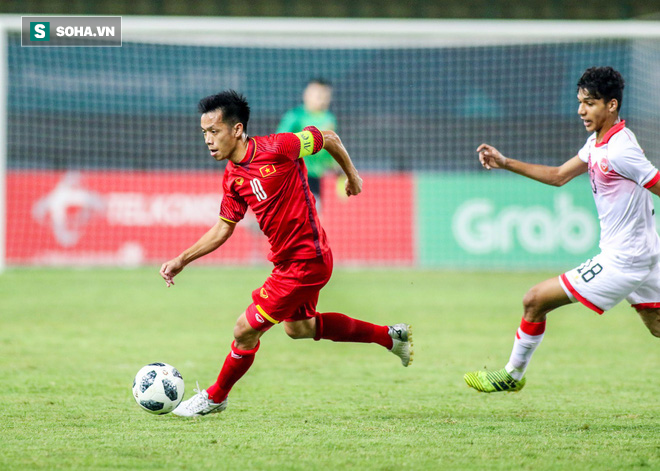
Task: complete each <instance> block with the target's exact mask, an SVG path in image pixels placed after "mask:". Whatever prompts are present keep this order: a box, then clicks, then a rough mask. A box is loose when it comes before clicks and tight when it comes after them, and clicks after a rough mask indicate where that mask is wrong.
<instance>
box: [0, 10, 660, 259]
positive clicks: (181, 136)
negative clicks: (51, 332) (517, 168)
mask: <svg viewBox="0 0 660 471" xmlns="http://www.w3.org/2000/svg"><path fill="white" fill-rule="evenodd" d="M0 12H2V13H5V14H7V15H6V16H3V17H1V18H2V21H3V25H4V27H3V31H4V37H5V40H4V41H5V43H6V51H7V54H6V57H5V60H6V62H5V64H4V66H3V70H4V71H5V76H6V77H7V80H6V88H7V100H6V106H5V112H6V124H7V140H6V146H7V152H6V179H5V182H6V194H7V197H6V200H7V201H6V263H7V264H8V265H10V266H23V265H38V266H43V265H48V266H49V265H57V266H59V265H63V266H78V265H84V266H87V265H93V266H96V265H120V266H138V265H145V264H159V263H162V261H164V260H166V259H169V258H171V257H173V256H175V255H177V254H178V253H180V251H181V250H183V249H185V248H187V247H188V246H189V245H190V244H192V243H193V242H194V241H195V240H196V239H197V238H198V237H199V236H200V235H201V234H203V232H204V231H205V230H206V228H208V227H209V226H211V225H212V224H214V222H215V218H216V217H217V213H218V208H219V204H220V200H221V184H220V183H221V177H222V170H223V165H220V164H218V163H217V162H215V161H213V160H212V159H211V158H209V157H208V154H207V152H206V149H205V146H204V143H203V139H202V136H201V133H200V132H199V115H198V113H197V112H196V105H197V102H198V100H199V99H200V98H202V97H204V96H206V95H209V94H213V93H217V92H218V91H221V90H223V89H228V88H233V89H236V90H238V91H240V92H242V93H244V94H245V95H246V96H247V98H248V100H249V102H250V104H251V107H252V118H251V120H250V124H249V132H250V134H252V135H263V134H269V133H273V132H276V131H277V130H278V129H282V128H281V126H282V125H283V119H284V116H285V114H286V113H287V112H290V111H291V110H295V109H296V108H301V107H304V106H305V105H304V104H303V92H304V90H305V88H306V87H307V85H308V82H309V80H310V79H322V81H323V82H327V84H328V86H329V88H330V91H331V99H330V101H329V108H328V109H327V110H326V111H327V112H329V113H331V114H332V116H333V119H334V121H332V123H331V124H329V126H331V127H334V128H336V130H337V132H338V133H339V135H340V136H341V137H342V139H343V141H344V144H345V145H346V147H347V149H348V150H349V152H350V154H351V156H352V158H353V160H354V162H355V163H356V165H357V167H358V169H359V170H360V171H361V173H362V175H363V178H364V180H365V187H364V193H363V194H362V195H360V196H359V197H357V198H351V199H347V198H346V197H344V196H342V194H341V185H342V180H341V177H340V176H338V175H337V174H336V172H334V171H333V169H332V168H328V169H327V171H322V172H321V178H320V200H321V206H320V208H321V219H322V221H323V224H324V227H325V228H326V230H327V232H328V235H329V238H330V242H331V245H332V247H333V251H334V253H335V260H336V263H337V264H339V265H344V266H349V265H350V266H384V267H400V266H403V267H422V268H470V269H474V268H476V269H493V268H516V269H546V268H558V267H566V266H572V265H576V264H579V263H581V262H582V261H583V260H584V259H586V258H588V257H589V256H590V255H593V253H595V252H596V251H597V250H598V248H597V245H598V235H599V228H598V220H597V215H596V213H595V208H594V204H593V201H592V197H591V192H590V186H589V183H588V181H587V180H586V177H585V178H578V179H576V181H574V182H572V183H571V184H569V185H567V186H566V187H562V188H561V189H555V188H550V187H545V186H543V185H541V184H538V183H534V182H532V181H526V180H524V179H522V178H520V177H516V176H512V175H507V174H504V173H499V172H485V171H483V169H481V167H480V165H479V164H478V161H477V154H476V152H475V150H476V148H477V146H478V145H479V144H481V143H482V142H489V143H491V144H493V145H495V146H497V147H498V148H499V149H500V150H501V151H502V152H503V153H504V154H506V155H509V156H511V157H516V158H520V159H524V160H528V161H533V162H538V163H545V164H549V165H559V164H561V163H563V162H564V161H566V160H568V159H569V158H571V157H573V156H574V155H575V154H576V153H577V151H578V150H579V149H580V148H581V147H582V145H583V144H584V142H585V140H586V138H587V135H586V134H585V133H584V130H583V128H582V125H581V123H580V121H579V119H578V117H577V114H576V111H577V101H576V85H575V84H576V82H577V80H578V79H579V77H580V75H581V74H582V72H583V71H584V70H585V69H586V68H587V67H591V66H594V65H611V66H614V67H615V68H617V69H618V70H620V71H621V72H622V74H623V75H624V77H625V79H626V90H625V94H624V100H623V109H622V117H623V118H624V119H626V121H627V123H628V125H629V127H630V128H631V129H632V130H633V131H634V132H635V133H636V134H637V137H638V139H639V141H640V144H641V145H642V147H643V148H644V149H645V150H646V153H647V155H648V157H649V158H650V159H651V160H652V161H653V162H654V163H655V164H656V165H658V164H660V129H659V125H658V123H659V122H660V89H659V88H658V86H657V83H659V82H660V22H657V21H656V20H657V19H660V13H659V12H660V2H658V1H653V2H648V1H646V2H641V1H636V0H624V1H622V2H616V3H611V2H602V1H598V2H597V1H587V2H579V3H578V2H569V1H564V0H555V1H548V2H528V1H525V2H523V1H513V2H512V1H506V2H504V1H499V0H498V1H460V2H459V1H453V2H452V1H448V2H431V1H422V0H416V1H412V2H399V3H387V4H382V2H374V1H369V0H353V1H351V2H348V1H331V2H326V3H325V4H323V5H311V4H309V3H308V2H302V1H279V2H278V1H275V2H273V1H270V0H269V1H255V2H239V1H223V2H213V1H204V2H202V1H190V2H186V3H185V4H184V3H183V2H176V1H169V0H151V1H147V0H133V1H130V2H128V1H112V2H92V1H82V0H79V1H67V2H63V1H62V2H59V1H52V0H50V1H31V2H18V1H5V2H3V3H2V4H1V6H0ZM37 12H38V14H52V15H69V14H81V15H124V17H123V44H122V46H121V47H50V48H48V47H46V48H44V47H40V48H37V47H22V46H21V36H20V18H19V16H17V15H13V14H19V13H20V14H23V15H36V14H37ZM135 15H145V16H135ZM271 17H273V18H271ZM275 17H277V18H275ZM281 17H287V18H281ZM538 20H553V21H538ZM597 20H617V21H597ZM313 114H314V113H313V112H312V115H313ZM310 159H313V157H312V158H308V159H307V160H308V161H309V160H310ZM267 251H268V247H267V244H266V240H265V237H263V236H262V235H261V234H260V233H259V232H258V227H256V223H255V222H254V220H253V218H252V217H248V218H246V221H245V222H242V223H241V224H239V228H238V229H237V231H236V233H235V235H234V237H233V238H232V240H231V241H230V242H229V243H228V244H227V245H226V246H225V247H223V248H222V249H221V250H219V251H217V253H214V254H212V255H210V256H208V257H206V258H205V259H204V260H203V261H200V262H201V263H214V264H232V265H237V264H238V265H242V264H261V263H264V261H265V255H266V253H267Z"/></svg>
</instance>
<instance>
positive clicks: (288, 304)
mask: <svg viewBox="0 0 660 471" xmlns="http://www.w3.org/2000/svg"><path fill="white" fill-rule="evenodd" d="M199 111H200V112H201V113H202V118H201V126H202V132H203V134H204V140H205V143H206V145H207V146H208V148H209V152H210V153H211V156H212V157H213V158H214V159H216V160H217V161H222V160H229V162H228V163H227V168H226V169H225V173H224V177H223V182H222V185H223V190H224V196H223V198H222V203H221V207H220V217H219V219H218V222H217V223H216V224H215V226H213V227H212V228H211V229H210V230H209V231H208V232H207V233H206V234H204V235H203V236H202V237H201V238H200V239H199V240H198V241H197V242H196V243H195V244H193V245H192V246H191V247H190V248H188V249H187V250H185V251H184V252H183V253H181V255H179V256H178V257H176V258H173V259H172V260H170V261H168V262H165V263H164V264H163V266H162V267H161V269H160V274H161V276H162V277H163V279H164V280H165V282H166V283H167V286H168V287H169V286H171V285H173V284H174V281H173V278H174V277H175V276H176V275H177V274H179V273H180V272H181V270H183V269H184V267H185V266H186V265H188V264H189V263H190V262H192V261H193V260H195V259H197V258H199V257H202V256H204V255H206V254H208V253H210V252H212V251H214V250H216V249H217V248H218V247H220V246H221V245H222V244H224V243H225V242H226V241H227V240H228V239H229V237H231V235H232V233H233V232H234V228H235V227H236V224H237V223H238V222H239V221H240V220H241V219H243V216H244V215H245V212H246V211H247V208H248V206H249V207H250V208H251V209H252V211H253V212H254V214H255V215H256V217H257V221H258V222H259V227H260V228H261V230H262V231H263V232H264V234H266V236H267V237H268V241H269V243H270V246H271V251H270V254H269V255H268V259H269V260H270V261H271V262H273V264H274V265H275V267H274V269H273V271H272V273H271V275H270V276H269V277H268V278H267V279H266V281H265V282H264V284H263V286H261V287H259V288H257V289H255V290H254V291H253V292H252V301H253V302H252V304H250V305H249V306H248V307H247V309H246V310H245V312H244V313H242V314H241V315H240V316H239V318H238V320H237V321H236V326H235V327H234V341H233V342H232V344H231V351H230V352H229V355H227V358H226V359H225V363H224V365H223V366H222V369H221V371H220V374H219V376H218V379H217V381H216V382H215V383H214V384H213V385H211V386H210V387H208V388H207V389H206V390H200V391H196V392H197V394H195V395H194V396H193V397H192V398H190V399H188V400H186V401H183V402H182V403H181V404H179V406H178V407H177V408H176V409H175V410H174V411H173V412H174V414H176V415H180V416H184V417H194V416H201V415H206V414H209V413H214V412H221V411H223V410H225V409H226V408H227V396H228V394H229V391H230V390H231V388H232V387H233V385H234V384H235V383H236V382H237V381H238V380H239V379H240V378H241V377H242V376H243V375H244V374H245V373H246V372H247V370H248V369H249V368H250V366H251V365H252V363H253V362H254V358H255V355H256V353H257V350H259V342H260V338H261V336H262V335H263V334H264V333H265V332H266V331H267V330H268V329H270V328H271V327H272V326H273V325H275V324H278V323H280V322H282V323H283V324H284V330H285V332H286V333H287V334H288V335H289V336H290V337H291V338H294V339H304V338H313V339H314V340H321V339H327V340H332V341H335V342H361V343H377V344H379V345H381V346H383V347H385V348H387V349H388V350H390V351H391V352H392V353H394V354H395V355H397V356H398V357H399V358H400V359H401V363H402V364H403V366H408V365H409V364H410V363H411V362H412V355H413V349H412V331H411V329H410V326H409V325H407V324H396V325H393V326H389V327H388V326H381V325H375V324H370V323H368V322H364V321H360V320H357V319H353V318H351V317H348V316H346V315H344V314H339V313H335V312H326V313H319V312H316V304H317V301H318V297H319V291H320V290H321V288H323V286H325V284H326V283H327V282H328V281H329V280H330V276H331V274H332V252H331V250H330V246H329V245H328V240H327V238H326V235H325V231H324V230H323V227H321V224H320V221H319V218H318V215H317V213H316V209H315V205H314V196H313V195H312V193H311V192H310V189H309V185H308V182H307V170H306V167H305V163H304V160H303V158H304V157H307V156H309V155H312V154H315V153H316V152H318V151H320V150H321V149H325V150H327V151H328V152H329V153H330V155H332V157H333V158H334V159H335V160H336V161H337V163H338V164H339V166H340V167H341V168H342V170H343V171H344V173H345V174H346V177H347V180H346V194H347V195H348V196H354V195H357V194H359V193H360V192H361V191H362V179H361V178H360V176H359V175H358V172H357V170H356V169H355V167H354V165H353V162H352V161H351V158H350V156H349V155H348V152H347V151H346V149H345V148H344V146H343V144H342V142H341V140H340V139H339V136H337V134H336V133H335V132H334V131H320V130H319V129H317V128H316V127H313V126H310V127H307V128H305V129H304V130H303V131H302V132H299V133H295V134H294V133H282V134H271V135H269V136H257V137H249V136H248V134H247V125H248V121H249V118H250V107H249V105H248V103H247V101H246V100H245V98H244V97H243V96H242V95H240V94H238V93H236V92H235V91H233V90H228V91H225V92H222V93H219V94H217V95H212V96H208V97H206V98H203V99H202V100H201V101H200V102H199ZM312 158H313V157H312Z"/></svg>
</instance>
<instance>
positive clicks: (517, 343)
mask: <svg viewBox="0 0 660 471" xmlns="http://www.w3.org/2000/svg"><path fill="white" fill-rule="evenodd" d="M544 334H545V321H543V322H527V321H526V320H525V319H523V320H522V322H521V323H520V327H519V328H518V332H516V338H515V340H514V342H513V350H512V351H511V357H510V358H509V363H507V364H506V366H505V367H504V368H505V369H506V372H507V373H509V374H510V375H511V377H512V378H513V379H515V380H516V381H520V380H521V379H522V377H523V376H524V375H525V371H526V370H527V365H528V364H529V361H530V360H531V359H532V354H533V353H534V350H536V347H538V346H539V344H540V343H541V340H543V335H544Z"/></svg>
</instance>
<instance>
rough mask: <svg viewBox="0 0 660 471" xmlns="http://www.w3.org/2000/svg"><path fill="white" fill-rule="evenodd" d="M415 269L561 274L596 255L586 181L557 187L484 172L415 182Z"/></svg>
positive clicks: (436, 176) (595, 224) (594, 220)
mask: <svg viewBox="0 0 660 471" xmlns="http://www.w3.org/2000/svg"><path fill="white" fill-rule="evenodd" d="M417 207H418V211H419V212H418V222H419V233H418V236H419V263H420V265H421V266H427V267H456V268H521V269H525V268H530V269H531V268H533V269H542V268H565V269H569V268H572V267H573V266H575V265H578V264H580V263H582V262H583V261H584V260H585V259H587V258H589V257H590V256H592V255H595V254H596V253H598V238H599V235H600V227H599V223H598V216H597V214H596V209H595V206H594V202H593V198H592V196H591V186H590V185H589V181H588V180H587V177H586V176H581V177H578V178H576V179H575V180H573V181H572V182H570V183H568V184H567V185H565V186H563V187H561V188H555V187H551V186H547V185H543V184H541V183H537V182H534V181H531V180H526V179H524V178H521V177H517V176H512V175H507V174H503V173H500V174H498V173H496V172H490V173H488V174H486V173H483V174H479V175H466V174H433V175H429V174H427V175H418V177H417Z"/></svg>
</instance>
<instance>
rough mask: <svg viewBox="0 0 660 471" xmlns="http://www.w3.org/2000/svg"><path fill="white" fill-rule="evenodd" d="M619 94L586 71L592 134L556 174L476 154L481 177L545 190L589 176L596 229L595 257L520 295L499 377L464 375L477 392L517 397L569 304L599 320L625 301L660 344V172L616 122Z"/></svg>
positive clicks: (585, 106) (596, 72)
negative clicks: (658, 203) (657, 204)
mask: <svg viewBox="0 0 660 471" xmlns="http://www.w3.org/2000/svg"><path fill="white" fill-rule="evenodd" d="M623 87H624V81H623V77H621V74H620V73H619V72H617V71H616V70H614V69H612V68H611V67H592V68H590V69H587V70H586V71H585V72H584V74H583V75H582V77H581V78H580V80H579V81H578V83H577V91H578V95H577V97H578V102H579V106H578V115H580V118H581V119H582V121H583V123H584V127H585V129H586V130H587V131H589V132H591V133H592V134H591V136H590V137H589V138H588V139H587V142H586V144H585V145H584V147H583V148H582V149H581V150H580V151H579V152H578V154H577V155H576V156H575V157H573V158H572V159H570V160H568V161H567V162H565V163H564V164H563V165H561V166H559V167H551V166H546V165H537V164H530V163H526V162H521V161H519V160H514V159H510V158H507V157H505V156H504V155H502V154H501V153H500V152H499V151H498V150H497V149H496V148H494V147H493V146H490V145H488V144H482V145H480V146H479V148H478V149H477V152H478V153H479V161H480V162H481V164H482V165H483V167H484V168H486V169H487V170H490V169H505V170H509V171H511V172H514V173H517V174H519V175H523V176H525V177H528V178H531V179H533V180H537V181H540V182H542V183H546V184H548V185H553V186H562V185H564V184H565V183H568V182H569V181H571V180H572V179H573V178H575V177H577V176H578V175H581V174H583V173H585V172H589V177H590V181H591V188H592V192H593V194H594V200H595V202H596V208H597V210H598V217H599V219H600V230H601V235H600V250H601V252H600V253H599V254H598V255H596V256H595V257H593V258H592V259H590V260H587V261H586V262H584V263H583V264H582V265H580V266H579V267H576V268H574V269H573V270H570V271H568V272H566V273H564V274H562V275H560V276H559V277H555V278H550V279H549V280H545V281H543V282H541V283H539V284H537V285H536V286H534V287H532V288H531V289H530V290H529V291H528V292H527V294H525V296H524V298H523V308H524V313H523V318H522V321H521V324H520V327H519V328H518V331H517V332H516V338H515V340H514V345H513V351H512V352H511V357H510V358H509V362H508V363H507V364H506V366H505V367H504V368H502V369H501V370H498V371H476V372H473V373H468V374H466V375H465V381H466V382H467V384H468V385H469V386H471V387H473V388H474V389H476V390H478V391H481V392H496V391H519V390H521V389H522V388H523V386H524V385H525V381H526V378H525V371H526V369H527V365H528V364H529V361H530V359H531V357H532V354H533V353H534V350H536V347H538V345H539V344H540V343H541V340H542V339H543V335H544V332H545V319H546V315H547V314H548V313H549V312H550V311H552V310H553V309H556V308H558V307H560V306H564V305H566V304H569V303H572V302H576V301H579V302H581V303H582V304H584V305H585V306H587V307H588V308H590V309H592V310H594V311H595V312H597V313H598V314H602V313H603V312H604V311H606V310H608V309H610V308H612V307H614V306H615V305H616V304H618V303H619V302H620V301H622V300H624V299H626V300H627V301H628V302H629V303H630V304H631V305H632V307H633V308H635V309H636V310H637V312H638V313H639V315H640V317H641V319H642V321H643V322H644V324H645V325H646V326H647V327H648V329H649V330H650V331H651V333H652V334H653V335H655V336H656V337H660V263H659V259H660V238H659V237H658V233H657V231H656V228H655V219H654V210H653V202H652V195H651V193H654V194H656V195H659V196H660V173H659V172H658V170H657V169H656V168H655V167H654V166H653V165H652V164H651V163H650V162H649V161H648V160H647V159H646V157H645V156H644V152H643V151H642V149H641V148H640V146H639V144H638V143H637V139H636V138H635V135H634V134H633V133H632V132H631V131H630V130H629V129H627V128H626V124H625V121H623V120H621V119H620V118H619V110H620V108H621V102H622V98H623Z"/></svg>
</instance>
